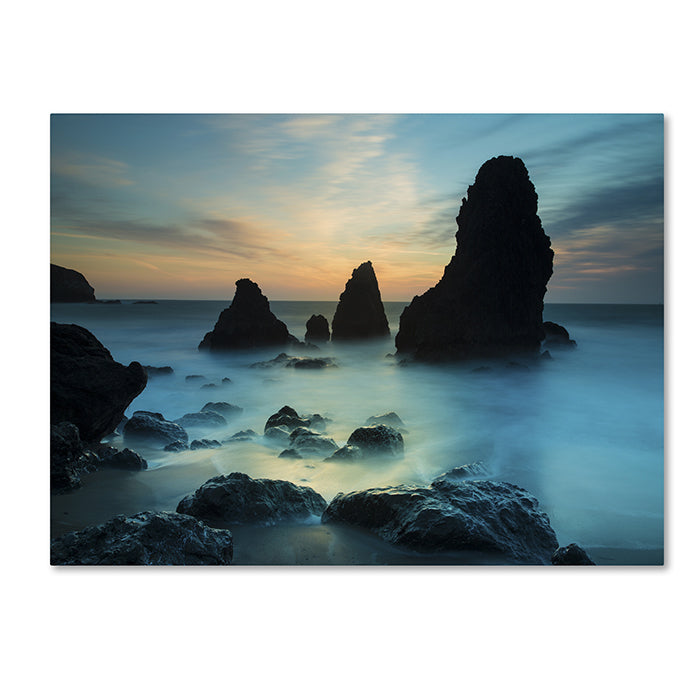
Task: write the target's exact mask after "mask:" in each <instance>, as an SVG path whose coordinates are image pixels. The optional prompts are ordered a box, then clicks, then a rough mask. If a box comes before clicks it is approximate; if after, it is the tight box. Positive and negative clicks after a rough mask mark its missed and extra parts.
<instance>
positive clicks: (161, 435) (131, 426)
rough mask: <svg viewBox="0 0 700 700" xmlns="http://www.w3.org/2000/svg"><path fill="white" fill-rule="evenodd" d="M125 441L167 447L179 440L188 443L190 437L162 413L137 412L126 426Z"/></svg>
mask: <svg viewBox="0 0 700 700" xmlns="http://www.w3.org/2000/svg"><path fill="white" fill-rule="evenodd" d="M124 440H125V441H126V442H130V443H134V444H151V445H157V446H160V447H165V446H166V445H170V443H173V442H177V441H178V440H181V441H182V442H188V437H187V431H186V430H185V429H184V428H183V427H182V426H181V425H178V424H177V423H174V422H173V421H169V420H166V419H165V418H163V414H162V413H153V412H151V411H135V412H134V415H133V416H132V417H131V418H130V419H129V420H128V421H127V422H126V423H125V425H124Z"/></svg>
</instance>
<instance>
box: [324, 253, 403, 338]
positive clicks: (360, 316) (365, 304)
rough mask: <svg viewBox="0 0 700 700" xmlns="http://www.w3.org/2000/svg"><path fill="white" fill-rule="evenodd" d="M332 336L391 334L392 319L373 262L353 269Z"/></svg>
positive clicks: (335, 319) (341, 296)
mask: <svg viewBox="0 0 700 700" xmlns="http://www.w3.org/2000/svg"><path fill="white" fill-rule="evenodd" d="M332 327H333V332H332V336H331V338H332V340H355V339H365V338H378V337H383V336H387V335H389V323H388V321H387V320H386V314H385V313H384V304H382V297H381V294H380V292H379V284H378V283H377V277H376V275H375V274H374V268H373V267H372V263H371V262H370V261H367V262H365V263H362V265H360V266H359V267H357V268H355V269H354V270H353V271H352V277H350V279H349V280H348V281H347V283H346V285H345V291H344V292H343V293H342V294H341V295H340V301H339V302H338V306H337V307H336V310H335V315H334V316H333V323H332Z"/></svg>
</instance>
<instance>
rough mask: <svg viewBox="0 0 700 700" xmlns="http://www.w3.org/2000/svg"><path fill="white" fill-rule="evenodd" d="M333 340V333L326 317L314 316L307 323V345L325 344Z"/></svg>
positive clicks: (305, 338)
mask: <svg viewBox="0 0 700 700" xmlns="http://www.w3.org/2000/svg"><path fill="white" fill-rule="evenodd" d="M330 339H331V332H330V330H328V320H327V319H326V317H325V316H322V315H320V314H319V315H318V316H316V315H314V316H311V318H309V320H308V321H307V322H306V335H305V336H304V340H305V341H306V342H307V343H313V342H317V343H325V342H327V341H329V340H330Z"/></svg>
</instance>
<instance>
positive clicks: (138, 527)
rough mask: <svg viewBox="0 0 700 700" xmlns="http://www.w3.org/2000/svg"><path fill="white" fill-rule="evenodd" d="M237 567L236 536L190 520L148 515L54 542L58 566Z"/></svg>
mask: <svg viewBox="0 0 700 700" xmlns="http://www.w3.org/2000/svg"><path fill="white" fill-rule="evenodd" d="M232 563H233V536H232V535H231V533H230V532H229V531H228V530H216V529H214V528H211V527H208V526H206V525H204V524H202V523H200V522H199V521H198V520H196V519H195V518H193V517H190V516H189V515H182V514H179V513H156V512H150V511H145V512H143V513H137V514H136V515H132V516H130V517H127V516H125V515H118V516H116V517H115V518H112V519H111V520H109V521H107V522H106V523H104V524H103V525H98V526H95V527H88V528H85V529H84V530H80V531H78V532H70V533H68V534H67V535H64V536H63V537H60V538H57V539H55V540H53V541H52V542H51V564H52V565H54V566H55V565H73V566H85V565H97V566H103V565H110V566H123V565H144V564H149V565H173V564H175V565H194V564H197V565H209V564H232Z"/></svg>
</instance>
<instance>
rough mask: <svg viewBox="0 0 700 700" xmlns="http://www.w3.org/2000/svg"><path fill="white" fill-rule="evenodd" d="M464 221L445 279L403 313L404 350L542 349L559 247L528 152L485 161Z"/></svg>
mask: <svg viewBox="0 0 700 700" xmlns="http://www.w3.org/2000/svg"><path fill="white" fill-rule="evenodd" d="M457 224H458V230H457V234H456V235H457V249H456V251H455V254H454V256H453V257H452V260H451V261H450V263H449V264H448V265H447V267H446V268H445V272H444V275H443V277H442V279H441V280H440V281H439V282H438V283H437V284H436V285H435V286H434V287H433V288H432V289H429V290H428V291H427V292H425V294H423V295H421V296H417V297H414V298H413V301H412V302H411V304H410V305H409V306H407V307H406V308H405V309H404V311H403V313H402V314H401V321H400V325H399V332H398V334H397V335H396V349H397V351H398V352H399V353H405V354H412V355H414V356H415V357H416V358H417V359H423V360H445V359H461V358H467V357H481V356H489V355H499V354H504V353H528V354H530V353H532V354H536V353H537V352H539V345H540V341H541V340H542V339H543V338H544V332H543V329H542V310H543V299H544V294H545V292H546V291H547V282H548V281H549V278H550V277H551V275H552V271H553V268H552V260H553V257H554V253H553V251H552V249H551V247H550V240H549V237H548V236H546V235H545V232H544V230H543V228H542V223H541V221H540V218H539V216H538V215H537V193H536V192H535V188H534V186H533V184H532V182H530V178H529V176H528V172H527V169H526V168H525V165H524V164H523V162H522V160H520V159H519V158H513V157H511V156H499V157H498V158H492V159H491V160H489V161H487V162H486V163H484V164H483V165H482V166H481V168H480V169H479V172H478V174H477V176H476V179H475V181H474V184H473V185H471V186H470V187H469V190H468V192H467V199H462V206H461V208H460V211H459V216H458V217H457Z"/></svg>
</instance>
